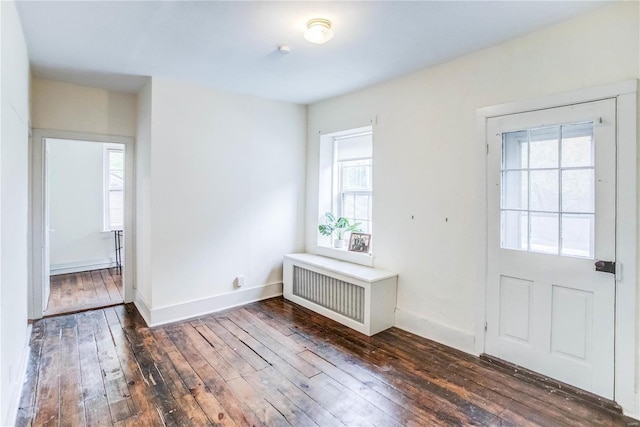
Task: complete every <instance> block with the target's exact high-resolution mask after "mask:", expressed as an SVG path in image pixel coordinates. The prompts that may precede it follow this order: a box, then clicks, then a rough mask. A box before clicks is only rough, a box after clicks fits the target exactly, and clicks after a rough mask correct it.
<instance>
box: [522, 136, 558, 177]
mask: <svg viewBox="0 0 640 427" xmlns="http://www.w3.org/2000/svg"><path fill="white" fill-rule="evenodd" d="M529 138H530V141H529V167H530V168H531V169H537V168H557V167H558V140H559V139H560V127H559V126H554V127H549V128H540V129H531V130H530V131H529Z"/></svg>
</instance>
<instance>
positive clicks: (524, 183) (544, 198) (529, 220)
mask: <svg viewBox="0 0 640 427" xmlns="http://www.w3.org/2000/svg"><path fill="white" fill-rule="evenodd" d="M594 149H595V144H594V131H593V122H582V123H574V124H568V125H560V126H547V127H542V128H532V129H527V130H520V131H515V132H506V133H503V135H502V166H501V186H500V190H501V197H500V199H501V247H502V248H504V249H515V250H523V251H530V252H542V253H549V254H554V255H563V256H574V257H586V258H593V256H594V234H595V233H594V232H595V230H594V229H595V161H594V159H595V151H594Z"/></svg>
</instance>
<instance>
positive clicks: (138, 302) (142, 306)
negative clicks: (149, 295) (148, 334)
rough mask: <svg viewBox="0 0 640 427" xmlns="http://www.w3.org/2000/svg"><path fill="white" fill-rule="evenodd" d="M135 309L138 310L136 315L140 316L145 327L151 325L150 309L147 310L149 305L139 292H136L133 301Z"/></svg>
mask: <svg viewBox="0 0 640 427" xmlns="http://www.w3.org/2000/svg"><path fill="white" fill-rule="evenodd" d="M133 303H134V304H135V306H136V308H137V309H138V313H140V315H141V316H142V318H143V319H144V321H145V322H146V323H147V325H151V309H150V308H149V307H150V306H151V304H149V303H148V302H147V300H146V299H144V297H143V296H142V294H140V292H138V291H136V296H135V299H134V300H133Z"/></svg>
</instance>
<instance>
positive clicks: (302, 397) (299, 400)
mask: <svg viewBox="0 0 640 427" xmlns="http://www.w3.org/2000/svg"><path fill="white" fill-rule="evenodd" d="M244 378H245V379H246V380H247V381H248V382H249V383H250V384H251V385H252V386H253V387H255V388H257V389H262V390H263V393H267V392H268V393H270V396H273V395H274V393H275V390H277V392H278V393H280V394H281V395H282V396H283V397H284V398H286V399H288V400H289V401H291V402H293V403H294V404H295V405H296V406H297V407H298V408H299V409H300V410H301V411H302V412H303V413H304V414H305V415H307V417H308V418H309V419H310V420H312V421H313V422H314V423H316V424H317V425H319V426H322V427H325V426H327V427H328V426H344V423H342V422H341V421H340V420H339V419H338V418H336V417H335V416H333V415H332V414H331V413H330V412H329V411H327V410H326V409H325V408H323V407H322V406H321V405H320V404H319V403H318V402H316V401H315V400H313V399H312V398H311V397H309V395H307V394H306V393H305V392H303V391H302V390H301V389H300V388H298V387H297V386H296V385H295V384H293V383H292V382H291V381H289V380H288V379H286V378H284V377H283V376H282V375H280V374H279V373H278V372H277V370H276V369H275V368H274V367H268V368H266V369H263V370H260V371H256V372H255V373H254V374H250V375H246V376H244ZM311 425H313V424H311Z"/></svg>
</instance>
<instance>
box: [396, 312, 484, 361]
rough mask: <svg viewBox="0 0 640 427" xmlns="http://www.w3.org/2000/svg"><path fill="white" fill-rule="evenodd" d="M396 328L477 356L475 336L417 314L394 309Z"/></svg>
mask: <svg viewBox="0 0 640 427" xmlns="http://www.w3.org/2000/svg"><path fill="white" fill-rule="evenodd" d="M395 326H396V327H397V328H400V329H403V330H405V331H407V332H411V333H412V334H416V335H419V336H421V337H423V338H427V339H430V340H433V341H436V342H438V343H440V344H444V345H447V346H449V347H453V348H455V349H458V350H460V351H464V352H465V353H469V354H473V355H475V356H477V354H476V352H475V336H474V335H473V334H470V333H468V332H464V331H460V330H458V329H455V328H452V327H450V326H447V325H443V324H442V323H439V322H434V321H432V320H429V319H425V318H424V317H420V316H418V315H417V314H414V313H411V312H408V311H405V310H402V309H399V308H396V322H395Z"/></svg>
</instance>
